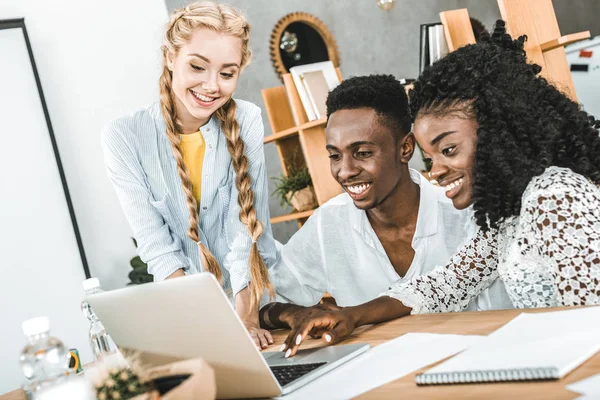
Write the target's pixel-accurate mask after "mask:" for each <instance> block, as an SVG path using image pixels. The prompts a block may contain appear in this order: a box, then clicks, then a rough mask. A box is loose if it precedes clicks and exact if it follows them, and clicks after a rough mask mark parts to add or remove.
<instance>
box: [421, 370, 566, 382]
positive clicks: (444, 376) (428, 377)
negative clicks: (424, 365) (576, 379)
mask: <svg viewBox="0 0 600 400" xmlns="http://www.w3.org/2000/svg"><path fill="white" fill-rule="evenodd" d="M559 378H560V376H559V372H558V368H554V367H542V368H519V369H505V370H496V371H463V372H440V373H427V372H425V373H423V374H419V375H417V376H416V378H415V381H416V383H417V385H418V386H426V385H448V384H455V383H490V382H518V381H546V380H556V379H559Z"/></svg>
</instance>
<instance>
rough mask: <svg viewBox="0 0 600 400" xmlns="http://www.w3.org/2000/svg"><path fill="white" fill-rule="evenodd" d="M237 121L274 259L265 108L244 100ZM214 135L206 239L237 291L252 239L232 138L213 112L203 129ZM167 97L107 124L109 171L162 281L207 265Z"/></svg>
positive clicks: (209, 140) (209, 142) (205, 181)
mask: <svg viewBox="0 0 600 400" xmlns="http://www.w3.org/2000/svg"><path fill="white" fill-rule="evenodd" d="M236 104H237V114H236V116H237V120H238V122H239V124H240V129H241V133H240V135H241V138H242V140H243V141H244V144H245V146H246V147H245V154H246V156H247V157H248V162H249V168H248V173H249V174H250V177H251V180H252V188H253V189H254V206H255V209H256V214H257V217H258V219H259V220H260V221H262V223H263V225H264V228H265V229H264V233H263V234H262V235H261V237H260V238H259V240H258V247H259V250H260V253H261V255H262V256H263V259H264V260H265V263H266V264H267V266H270V265H272V264H274V263H275V261H276V258H277V250H276V247H275V242H274V240H273V234H272V231H271V224H270V222H269V201H268V187H267V173H266V167H265V156H264V152H263V137H264V127H263V123H262V119H261V113H260V108H258V107H257V106H255V105H254V104H252V103H249V102H246V101H242V100H236ZM200 130H201V131H202V135H203V137H204V139H205V141H206V152H205V156H204V163H203V166H202V174H203V176H202V193H201V199H200V208H199V224H198V228H199V233H200V240H201V241H202V243H204V245H205V246H207V247H208V249H209V250H210V251H211V252H212V254H213V255H214V256H215V258H216V259H217V261H218V262H219V265H220V266H221V268H222V270H223V288H224V289H225V290H226V291H227V292H229V293H231V294H232V295H233V296H235V295H236V294H237V293H238V292H239V291H240V290H242V289H243V288H244V287H246V286H247V284H248V282H249V280H250V271H249V268H248V258H249V253H250V246H251V244H252V240H251V238H250V236H249V234H248V231H247V229H246V226H245V225H244V224H243V223H242V222H240V219H239V212H240V207H239V205H238V201H237V198H238V191H237V188H236V187H235V173H234V171H233V166H232V163H231V157H230V155H229V152H228V151H227V143H226V142H227V141H226V139H225V136H224V135H223V133H222V132H221V127H220V123H219V121H218V120H217V119H216V118H215V117H214V116H213V117H212V118H211V119H210V121H209V122H208V123H207V124H206V125H204V126H203V127H201V128H200ZM165 131H166V127H165V122H164V119H163V117H162V114H161V110H160V104H159V103H155V104H153V105H151V106H150V107H148V108H144V109H141V110H138V111H136V112H135V113H133V114H131V115H127V116H124V117H121V118H118V119H116V120H113V121H111V122H109V123H108V124H107V125H106V126H105V127H104V129H103V131H102V146H103V149H104V159H105V163H106V170H107V173H108V177H109V179H110V180H111V182H112V184H113V186H114V188H115V191H116V192H117V196H118V197H119V200H120V202H121V206H122V207H123V211H124V213H125V216H126V218H127V220H128V221H129V224H130V225H131V228H132V229H133V233H134V236H135V238H136V240H137V244H138V248H137V252H138V254H139V256H140V257H141V258H142V260H144V262H146V263H147V264H148V271H149V272H150V273H151V274H152V275H154V280H163V279H165V278H166V277H167V276H169V275H171V274H172V273H173V272H175V271H176V270H177V269H178V268H182V269H183V270H184V271H185V273H186V274H193V273H197V272H200V271H202V270H203V266H202V261H201V258H200V252H199V249H198V246H197V244H196V243H194V242H193V241H192V240H191V239H190V238H189V237H188V236H187V232H188V229H189V211H188V207H187V203H186V199H185V194H184V192H183V188H182V185H181V180H180V178H179V174H178V173H177V163H176V161H175V157H174V155H173V151H172V150H171V144H170V142H169V140H168V138H167V135H166V133H165Z"/></svg>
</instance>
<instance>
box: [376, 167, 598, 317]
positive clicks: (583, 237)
mask: <svg viewBox="0 0 600 400" xmlns="http://www.w3.org/2000/svg"><path fill="white" fill-rule="evenodd" d="M521 204H522V205H521V212H520V214H519V215H518V216H515V217H512V218H510V219H508V220H506V221H504V222H503V223H502V224H500V227H499V229H498V230H497V231H494V230H490V231H488V232H486V233H484V232H482V231H479V232H478V233H477V234H476V235H475V237H474V238H473V239H472V240H471V242H469V243H468V244H467V245H465V247H463V248H462V249H461V250H460V251H459V252H458V254H456V255H455V256H453V257H452V259H451V261H450V262H449V263H448V264H447V265H446V266H444V267H437V268H435V269H434V270H433V271H431V272H430V273H429V274H426V275H422V276H420V277H418V278H415V279H413V280H412V281H409V282H404V283H401V282H397V283H395V284H394V285H393V286H392V287H391V288H390V290H389V291H387V292H385V293H382V295H385V296H390V297H394V298H396V299H398V300H400V301H401V302H402V303H403V304H404V305H406V306H408V307H412V313H413V314H421V313H433V312H451V311H461V310H462V309H464V308H465V307H466V306H467V304H469V302H470V300H471V299H472V298H473V297H475V296H477V295H478V294H479V293H480V292H481V291H482V290H484V289H486V288H487V287H488V286H490V285H491V284H492V282H494V279H496V278H497V277H498V276H499V277H500V278H501V279H502V280H503V281H504V284H505V286H506V290H507V291H508V294H509V296H510V298H511V300H512V302H513V305H514V306H515V307H516V308H535V307H554V306H574V305H584V304H600V297H599V296H600V189H599V188H598V187H597V186H596V185H594V184H593V183H592V182H590V181H589V180H588V179H586V178H585V177H583V176H582V175H579V174H577V173H575V172H573V171H572V170H570V169H568V168H559V167H549V168H547V169H546V170H545V171H544V173H543V174H541V175H540V176H537V177H535V178H534V179H532V180H531V182H530V183H529V185H528V186H527V188H526V189H525V192H524V193H523V197H522V202H521Z"/></svg>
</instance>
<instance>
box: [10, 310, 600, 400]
mask: <svg viewBox="0 0 600 400" xmlns="http://www.w3.org/2000/svg"><path fill="white" fill-rule="evenodd" d="M560 309H565V308H556V309H536V310H525V311H523V310H505V311H480V312H464V313H449V314H430V315H414V316H410V317H405V318H400V319H398V320H395V321H391V322H387V323H385V324H380V325H373V326H368V327H363V328H360V329H358V330H357V331H356V332H355V334H354V335H353V337H352V338H350V339H349V340H346V341H345V342H344V343H358V342H367V343H369V344H370V345H371V346H377V345H379V344H381V343H383V342H385V341H387V340H390V339H394V338H396V337H398V336H400V335H403V334H405V333H408V332H431V333H456V334H472V335H486V334H488V333H490V332H492V331H494V330H496V329H498V328H500V327H501V326H502V325H504V324H505V323H507V322H508V321H510V320H511V319H512V318H514V317H515V316H516V315H518V314H519V313H521V312H532V313H535V312H548V311H552V310H560ZM573 329H576V327H574V328H573ZM286 335H287V331H278V332H274V335H273V336H274V339H275V344H274V345H273V346H271V348H270V350H271V349H277V348H279V346H281V344H282V343H283V340H284V339H285V337H286ZM320 344H321V342H320V341H317V340H308V341H307V342H306V344H305V345H306V346H305V347H315V346H319V345H320ZM401 362H402V360H398V363H401ZM428 368H429V367H428ZM425 369H427V368H425ZM425 369H422V370H418V371H416V372H414V373H412V374H409V375H407V376H405V377H403V378H400V379H398V380H396V381H394V382H391V383H388V384H387V385H384V386H381V387H379V388H377V389H374V390H372V391H370V392H368V393H366V394H364V395H362V396H360V397H359V399H398V398H400V397H402V398H406V399H510V398H514V399H540V398H543V399H574V398H576V397H578V395H577V394H575V393H572V392H569V391H567V390H566V389H565V385H567V384H569V383H573V382H576V381H578V380H581V379H583V378H586V377H588V376H591V375H594V374H597V373H600V353H598V354H596V355H595V356H594V357H592V358H591V359H590V360H588V361H587V362H585V363H584V364H583V365H581V366H580V367H579V368H577V369H576V370H575V371H573V372H571V373H570V374H569V375H567V376H566V377H565V378H563V379H561V380H559V381H556V382H536V383H496V384H476V385H451V386H437V387H432V386H429V387H427V386H426V387H417V385H416V384H415V375H416V374H417V373H420V372H422V371H424V370H425ZM325 397H326V396H325ZM0 400H25V395H24V394H23V392H22V391H20V390H17V391H14V392H10V393H7V394H5V395H3V396H0Z"/></svg>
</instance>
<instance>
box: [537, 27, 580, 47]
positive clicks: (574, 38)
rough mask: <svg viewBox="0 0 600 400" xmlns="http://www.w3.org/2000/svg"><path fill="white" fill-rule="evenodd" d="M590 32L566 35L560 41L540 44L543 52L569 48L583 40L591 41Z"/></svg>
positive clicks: (555, 40)
mask: <svg viewBox="0 0 600 400" xmlns="http://www.w3.org/2000/svg"><path fill="white" fill-rule="evenodd" d="M589 38H590V31H585V32H578V33H571V34H570V35H564V36H561V37H559V38H558V39H554V40H550V41H548V42H546V43H542V44H540V47H541V48H542V51H549V50H553V49H556V48H557V47H561V46H567V45H569V44H571V43H575V42H579V41H581V40H585V39H589Z"/></svg>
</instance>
